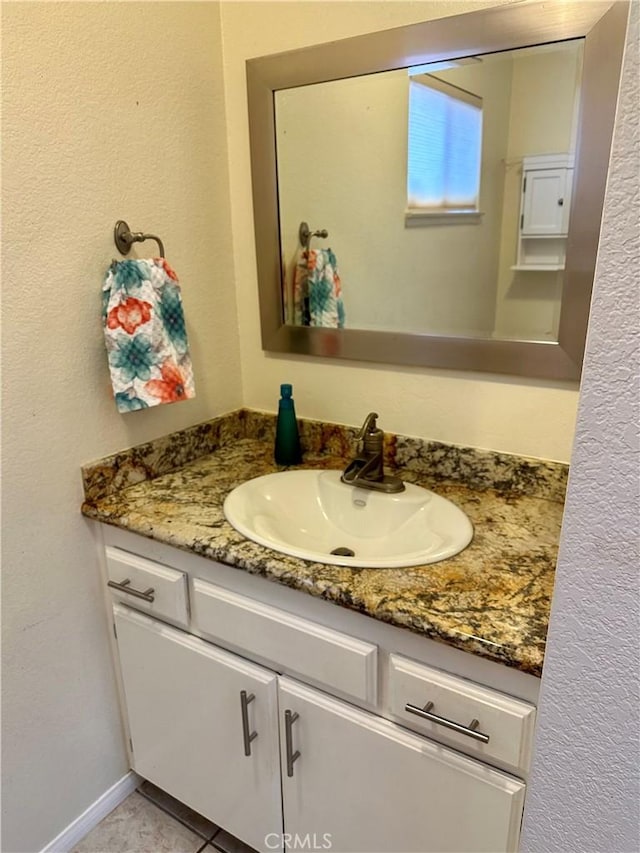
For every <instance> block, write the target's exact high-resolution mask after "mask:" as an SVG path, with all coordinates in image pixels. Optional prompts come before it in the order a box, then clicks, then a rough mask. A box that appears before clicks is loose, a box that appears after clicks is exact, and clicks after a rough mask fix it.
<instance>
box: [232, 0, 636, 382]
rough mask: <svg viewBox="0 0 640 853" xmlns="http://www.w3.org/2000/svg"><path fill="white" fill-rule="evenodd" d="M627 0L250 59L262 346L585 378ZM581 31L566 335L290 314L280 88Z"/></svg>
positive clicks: (434, 26) (438, 25)
mask: <svg viewBox="0 0 640 853" xmlns="http://www.w3.org/2000/svg"><path fill="white" fill-rule="evenodd" d="M628 7H629V4H628V3H627V2H613V3H612V2H610V0H608V2H601V1H600V0H593V2H588V3H587V2H584V0H577V1H576V0H567V2H554V3H548V2H533V3H525V4H523V5H521V4H516V5H514V6H501V7H494V8H491V9H487V10H482V11H478V12H470V13H467V14H464V15H455V16H452V17H448V18H440V19H437V20H435V21H427V22H425V23H419V24H410V25H408V26H403V27H397V28H395V29H391V30H383V31H381V32H376V33H371V34H368V35H364V36H356V37H354V38H348V39H343V40H341V41H335V42H329V43H327V44H320V45H316V46H313V47H308V48H302V49H300V50H293V51H288V52H286V53H279V54H273V55H270V56H263V57H259V58H256V59H249V60H247V90H248V105H249V132H250V147H251V170H252V181H253V211H254V228H255V243H256V260H257V272H258V290H259V298H260V319H261V331H262V348H263V349H264V350H267V351H270V352H280V353H296V354H301V355H302V354H303V355H316V356H321V357H324V358H343V359H357V360H360V361H375V362H379V363H384V364H404V365H419V366H429V367H438V368H442V367H445V368H453V369H456V370H481V371H485V372H489V373H506V374H515V375H518V376H532V377H540V378H546V379H562V380H567V379H569V380H577V379H579V378H580V372H581V369H582V358H583V354H584V347H585V339H586V331H587V322H588V317H589V307H590V303H591V290H592V286H593V278H594V272H595V265H596V255H597V250H598V238H599V235H600V223H601V219H602V210H603V205H604V193H605V186H606V179H607V171H608V167H609V154H610V149H611V140H612V134H613V124H614V119H615V110H616V102H617V95H618V86H619V81H620V72H621V67H622V55H623V51H624V41H625V34H626V25H627V17H628V12H629V8H628ZM575 38H584V40H585V41H584V65H583V75H582V83H581V95H580V110H579V126H578V143H577V150H576V162H575V173H574V184H573V192H572V199H571V213H570V219H569V234H568V237H567V256H566V264H565V271H564V279H563V285H562V302H561V310H560V323H559V332H558V341H557V342H537V341H536V342H533V341H509V340H487V339H485V338H471V337H453V336H441V335H433V334H409V333H407V334H404V333H401V332H382V331H380V332H378V331H365V330H358V329H327V328H316V327H307V326H291V325H286V324H285V323H284V322H283V318H284V309H283V295H282V270H281V250H280V224H279V210H278V182H277V162H276V136H275V96H274V93H275V92H277V91H278V90H280V89H288V88H292V87H296V86H305V85H309V84H312V83H321V82H325V81H329V80H338V79H342V78H345V77H354V76H358V75H362V74H372V73H376V72H380V71H389V70H392V69H397V68H404V67H408V66H410V65H422V64H427V63H431V62H438V61H442V60H444V59H457V58H461V57H465V56H470V55H474V56H477V55H479V54H486V53H495V52H498V51H504V50H513V49H516V48H523V47H530V46H535V45H540V44H546V43H548V42H556V41H564V40H566V39H575Z"/></svg>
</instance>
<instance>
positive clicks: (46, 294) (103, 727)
mask: <svg viewBox="0 0 640 853" xmlns="http://www.w3.org/2000/svg"><path fill="white" fill-rule="evenodd" d="M2 12H3V20H2V35H3V44H2V48H3V97H4V102H3V127H2V143H3V144H2V149H3V151H2V153H3V164H2V166H3V169H2V177H3V211H2V212H3V223H2V224H3V234H2V238H3V262H4V265H3V266H4V268H3V273H4V287H3V352H2V362H3V385H4V398H3V435H2V438H3V462H2V467H3V470H2V474H3V498H4V513H3V554H2V557H3V565H2V585H3V596H2V598H3V600H2V603H3V614H2V617H3V618H2V627H3V632H4V639H3V647H2V651H3V666H2V693H3V696H2V698H3V703H2V712H3V724H4V736H3V741H2V745H3V761H2V771H3V787H2V805H3V808H4V820H3V826H2V828H3V835H4V839H3V845H2V849H3V850H6V851H34V850H38V849H40V848H41V847H42V846H43V845H44V844H45V843H46V842H48V841H50V840H51V839H52V838H53V837H54V836H55V835H56V834H57V833H58V832H59V831H60V830H62V829H63V828H64V827H65V826H66V825H67V824H68V823H69V822H70V821H71V820H73V819H75V818H76V817H77V816H78V815H79V814H80V813H81V812H82V811H83V810H84V809H85V808H86V807H87V806H88V805H89V804H90V803H92V802H93V801H94V800H95V799H96V798H97V797H98V796H100V795H101V794H102V793H103V792H104V791H105V790H106V789H107V788H108V787H109V786H110V785H111V784H113V782H115V781H116V779H118V778H119V777H120V776H121V775H122V774H123V773H124V772H125V770H126V768H127V765H126V759H125V754H124V749H123V745H122V735H121V731H120V722H119V716H118V710H117V707H116V699H115V692H114V684H113V675H112V670H111V662H110V659H109V650H108V644H107V623H106V619H105V615H104V607H103V604H102V592H101V590H100V589H99V584H98V572H97V561H96V554H95V548H94V544H93V541H92V538H91V535H90V528H89V525H88V523H87V522H86V521H85V520H83V519H82V518H81V516H80V513H79V507H80V501H81V486H80V465H81V464H82V463H83V462H87V461H89V460H91V459H94V458H96V457H97V456H102V455H105V454H107V453H109V452H111V451H114V450H117V449H119V448H121V447H127V446H129V445H131V444H133V443H137V442H140V441H143V440H145V439H147V438H152V437H154V436H157V435H161V434H164V433H166V432H169V431H171V430H174V429H177V428H180V427H184V426H187V425H189V424H192V423H196V422H199V421H202V420H205V419H206V418H208V417H211V416H213V415H215V414H217V413H219V412H223V411H226V410H229V409H232V408H234V407H236V406H238V405H239V404H240V403H241V388H240V369H239V351H238V342H237V322H236V310H235V296H234V288H233V273H232V264H231V260H232V259H231V251H230V244H231V236H230V222H229V198H228V184H227V165H226V134H225V128H224V109H223V102H222V96H223V93H222V83H221V66H220V63H221V47H220V23H219V9H218V5H217V3H197V2H196V3H56V2H43V3H3V5H2ZM119 218H125V219H127V221H128V222H129V224H130V226H131V227H132V228H133V229H134V230H143V229H144V230H149V231H152V232H156V233H158V234H160V236H161V237H162V238H164V241H165V246H166V250H167V257H168V258H169V259H170V261H171V262H172V263H173V264H174V266H175V267H176V269H177V271H178V273H179V275H180V277H181V280H182V283H183V288H184V291H183V292H184V301H185V308H186V313H187V320H188V325H189V333H190V339H191V345H192V354H193V360H194V369H195V374H196V385H197V397H196V399H195V400H193V401H189V402H183V403H179V404H176V405H173V406H161V407H158V408H154V409H150V410H148V411H144V412H134V413H132V414H128V415H124V416H121V415H118V414H117V412H116V410H115V406H114V404H113V401H112V400H111V399H110V395H109V376H108V370H107V366H106V355H105V351H104V344H103V342H102V339H101V329H100V325H99V312H100V287H101V279H102V275H103V271H104V269H105V268H106V266H108V264H109V262H110V260H111V258H112V257H113V256H114V255H115V254H116V250H115V247H114V245H113V242H112V236H111V235H112V231H113V226H114V223H115V221H116V219H119ZM137 248H138V251H139V252H140V256H142V257H144V253H145V252H153V251H154V250H155V244H153V243H151V244H145V245H144V246H139V247H137Z"/></svg>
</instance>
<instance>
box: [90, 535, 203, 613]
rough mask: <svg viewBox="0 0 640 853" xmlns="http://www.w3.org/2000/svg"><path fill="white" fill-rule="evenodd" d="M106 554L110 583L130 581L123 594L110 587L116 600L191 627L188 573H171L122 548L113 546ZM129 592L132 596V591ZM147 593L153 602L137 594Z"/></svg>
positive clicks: (164, 567)
mask: <svg viewBox="0 0 640 853" xmlns="http://www.w3.org/2000/svg"><path fill="white" fill-rule="evenodd" d="M106 550H107V575H108V578H109V581H110V582H111V583H116V584H122V583H123V582H124V581H127V580H128V581H129V583H128V584H126V585H125V588H123V589H122V590H120V589H117V588H115V587H112V586H111V587H110V591H111V592H112V593H113V595H114V597H115V598H117V599H118V600H119V601H122V602H124V603H126V604H128V605H129V606H130V607H135V608H136V609H137V610H143V611H144V612H145V613H151V614H153V615H155V616H158V617H160V618H164V619H168V620H169V621H170V622H174V623H176V624H177V625H183V626H185V627H188V625H189V608H188V592H187V578H186V575H185V574H184V572H178V571H176V570H175V569H169V568H168V567H167V566H162V565H160V563H154V562H152V561H151V560H145V559H144V557H136V556H135V555H134V554H129V553H127V551H120V549H118V548H111V547H110V546H109V547H107V549H106ZM129 588H130V589H131V592H129V591H128V589H129ZM147 591H148V592H149V596H150V597H152V598H153V601H147V600H146V599H144V598H140V597H138V596H136V595H135V593H136V592H142V593H146V592H147Z"/></svg>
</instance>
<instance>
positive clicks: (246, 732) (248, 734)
mask: <svg viewBox="0 0 640 853" xmlns="http://www.w3.org/2000/svg"><path fill="white" fill-rule="evenodd" d="M255 698H256V697H255V695H254V694H253V693H249V695H247V691H246V690H241V691H240V708H241V709H242V738H243V740H244V754H245V755H251V741H252V740H255V739H256V738H257V737H258V732H252V731H250V729H249V702H253V700H254V699H255Z"/></svg>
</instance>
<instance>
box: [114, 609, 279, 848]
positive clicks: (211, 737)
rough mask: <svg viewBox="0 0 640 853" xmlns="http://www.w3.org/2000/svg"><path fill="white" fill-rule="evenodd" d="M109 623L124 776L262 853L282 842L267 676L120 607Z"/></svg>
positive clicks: (273, 697)
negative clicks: (121, 707) (121, 714)
mask: <svg viewBox="0 0 640 853" xmlns="http://www.w3.org/2000/svg"><path fill="white" fill-rule="evenodd" d="M114 620H115V627H116V634H117V640H118V649H119V656H120V670H121V674H122V682H123V686H124V694H125V702H126V707H127V716H128V724H129V732H130V735H131V741H132V748H133V749H132V755H133V769H134V770H135V771H136V772H137V773H139V774H140V775H141V776H142V777H144V778H145V779H148V780H149V781H150V782H153V783H154V785H157V786H158V787H159V788H162V789H163V790H165V791H167V792H168V793H170V794H171V795H172V796H174V797H176V799H178V800H181V801H182V802H184V803H186V804H187V805H189V806H191V808H193V809H195V810H196V811H198V812H200V813H201V814H203V815H205V816H206V817H208V818H209V819H210V820H212V821H214V822H215V823H217V824H219V825H220V826H222V827H224V828H225V829H226V830H228V831H229V832H231V834H232V835H235V836H237V837H239V838H241V839H242V840H243V841H245V842H246V843H247V844H249V845H251V846H252V847H254V848H255V849H256V850H260V851H262V850H264V849H265V842H264V839H265V837H266V836H267V835H269V834H270V833H271V834H273V833H275V834H276V837H278V838H279V837H280V835H281V833H282V808H281V801H280V759H279V754H278V752H279V750H278V713H277V679H276V674H275V673H273V672H270V671H269V670H267V669H264V668H263V667H259V666H255V664H252V663H249V662H248V661H246V660H244V659H243V658H240V657H238V656H237V655H232V654H229V653H228V652H225V651H223V650H222V649H219V648H217V647H216V646H214V645H212V644H211V643H205V642H203V641H202V640H200V639H198V638H197V637H193V636H191V635H190V634H186V633H184V632H183V631H178V630H176V629H175V628H172V627H170V626H168V625H164V624H163V623H162V622H158V621H156V620H154V619H150V618H149V617H148V616H144V615H143V614H141V613H136V612H135V611H133V610H130V609H129V608H125V607H122V606H121V605H116V606H115V607H114ZM254 733H255V734H254ZM267 849H269V848H267ZM271 849H274V848H271ZM275 849H278V848H275Z"/></svg>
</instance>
